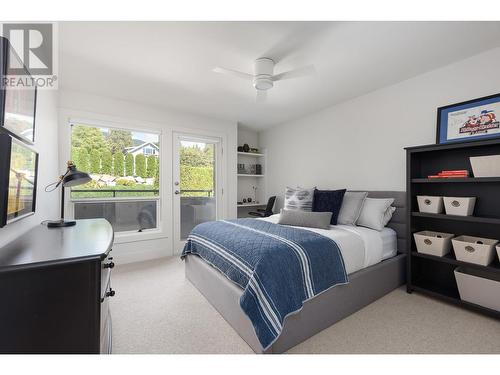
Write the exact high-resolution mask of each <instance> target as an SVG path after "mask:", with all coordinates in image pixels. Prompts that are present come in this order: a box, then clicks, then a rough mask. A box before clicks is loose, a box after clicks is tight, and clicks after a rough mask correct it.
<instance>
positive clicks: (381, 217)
mask: <svg viewBox="0 0 500 375" xmlns="http://www.w3.org/2000/svg"><path fill="white" fill-rule="evenodd" d="M392 203H394V198H387V199H375V198H366V199H365V201H364V202H363V208H362V209H361V214H360V215H359V219H358V221H357V222H356V224H357V225H359V226H362V227H367V228H371V229H375V230H378V231H381V230H382V229H384V227H385V226H386V225H387V223H388V222H389V220H391V217H392V214H393V213H394V211H395V210H396V208H395V207H391V204H392Z"/></svg>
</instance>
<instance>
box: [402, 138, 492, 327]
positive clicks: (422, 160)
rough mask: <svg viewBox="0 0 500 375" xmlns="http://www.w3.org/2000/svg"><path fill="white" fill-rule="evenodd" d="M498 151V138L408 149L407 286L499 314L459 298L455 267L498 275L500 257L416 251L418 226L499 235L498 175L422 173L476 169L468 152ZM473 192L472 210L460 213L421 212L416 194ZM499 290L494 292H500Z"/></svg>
mask: <svg viewBox="0 0 500 375" xmlns="http://www.w3.org/2000/svg"><path fill="white" fill-rule="evenodd" d="M489 155H500V140H498V139H495V140H487V141H475V142H467V143H453V144H444V145H427V146H418V147H409V148H407V149H406V156H407V160H406V165H407V169H406V173H407V180H406V181H407V184H406V192H407V207H408V214H407V215H408V216H407V220H408V226H407V228H408V232H407V241H408V242H407V249H409V253H408V256H407V262H408V265H407V291H408V293H412V292H418V293H424V294H426V295H428V296H431V297H434V298H439V299H442V300H444V301H447V302H450V303H453V304H456V305H457V306H461V307H464V308H468V309H471V310H474V311H477V312H481V313H484V314H487V315H490V316H494V317H496V318H500V311H495V310H492V309H489V308H487V307H483V306H479V305H476V304H473V303H470V302H467V301H463V300H461V298H460V292H459V290H458V285H457V282H456V278H455V270H456V268H457V267H462V268H463V270H464V272H465V273H467V270H468V269H469V270H471V271H472V270H473V269H475V270H476V271H481V273H484V277H486V278H489V277H488V275H490V276H491V279H495V278H496V277H497V276H498V274H499V273H500V261H499V260H498V258H497V254H495V259H494V260H493V262H492V263H491V264H489V265H488V266H482V265H478V264H472V263H467V262H462V261H459V260H457V259H456V257H455V253H454V251H453V248H452V249H451V252H450V253H449V254H447V255H445V256H443V257H438V256H433V255H427V254H422V253H418V252H417V246H416V243H415V240H414V237H413V234H414V233H415V232H420V231H424V230H427V231H435V232H445V233H452V234H453V235H455V236H460V235H469V236H475V237H483V238H491V239H496V240H500V199H499V194H498V192H499V191H500V177H466V178H459V177H457V178H422V176H431V175H436V174H437V173H439V172H440V171H443V170H468V171H469V172H472V166H471V164H470V158H471V157H476V156H489ZM419 195H429V196H441V197H475V198H476V202H475V207H474V212H473V216H457V215H446V214H444V213H441V214H433V213H425V212H419V207H418V200H417V196H419ZM497 297H498V296H491V298H497Z"/></svg>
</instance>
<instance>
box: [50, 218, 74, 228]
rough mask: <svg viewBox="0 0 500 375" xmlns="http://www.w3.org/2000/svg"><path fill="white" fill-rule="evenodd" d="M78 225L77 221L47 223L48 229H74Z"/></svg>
mask: <svg viewBox="0 0 500 375" xmlns="http://www.w3.org/2000/svg"><path fill="white" fill-rule="evenodd" d="M73 225H76V221H74V220H64V219H60V220H52V221H48V222H47V227H49V228H61V227H72V226H73Z"/></svg>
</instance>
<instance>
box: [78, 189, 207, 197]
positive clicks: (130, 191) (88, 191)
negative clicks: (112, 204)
mask: <svg viewBox="0 0 500 375" xmlns="http://www.w3.org/2000/svg"><path fill="white" fill-rule="evenodd" d="M71 192H72V193H112V194H113V196H112V197H113V198H116V193H154V194H155V195H158V193H159V192H160V190H158V189H144V190H127V189H71ZM183 193H204V194H206V195H207V197H209V198H210V197H211V196H212V195H213V190H212V189H208V190H206V189H193V190H182V189H181V194H183Z"/></svg>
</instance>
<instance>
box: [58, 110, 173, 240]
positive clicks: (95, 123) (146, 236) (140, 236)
mask: <svg viewBox="0 0 500 375" xmlns="http://www.w3.org/2000/svg"><path fill="white" fill-rule="evenodd" d="M72 124H78V125H85V126H90V127H101V128H108V129H111V128H112V129H118V130H128V131H134V132H141V133H149V134H156V135H158V141H159V144H160V149H161V148H162V147H163V145H168V142H167V141H166V135H165V132H164V131H163V129H162V128H161V127H153V126H151V125H152V124H151V123H148V122H144V124H145V126H139V125H137V122H136V123H129V122H127V121H126V120H117V121H106V120H104V121H103V120H99V119H95V118H93V119H92V118H88V117H84V118H81V117H71V116H68V117H67V118H66V119H65V121H64V128H63V134H62V138H63V142H61V156H62V158H61V157H60V160H59V162H60V164H64V165H66V161H67V160H70V159H71V125H72ZM157 158H158V160H159V162H160V181H159V187H158V190H159V191H158V195H156V196H152V197H115V198H72V197H71V194H70V193H69V191H68V194H67V196H68V199H66V201H65V207H64V209H65V215H66V216H67V217H71V218H74V213H75V203H77V202H82V201H83V202H89V201H94V202H95V201H102V202H116V201H138V200H147V201H156V209H157V210H156V212H157V218H156V222H157V227H156V228H154V229H145V230H143V231H142V232H138V231H135V230H134V231H123V232H115V240H114V243H115V244H119V243H128V242H135V241H143V240H154V239H160V238H167V237H168V228H166V223H165V217H164V216H165V215H164V213H165V212H166V211H167V209H166V199H165V194H164V189H162V186H164V184H165V181H166V179H165V177H166V176H165V152H161V153H160V154H159V155H158V154H157Z"/></svg>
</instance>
